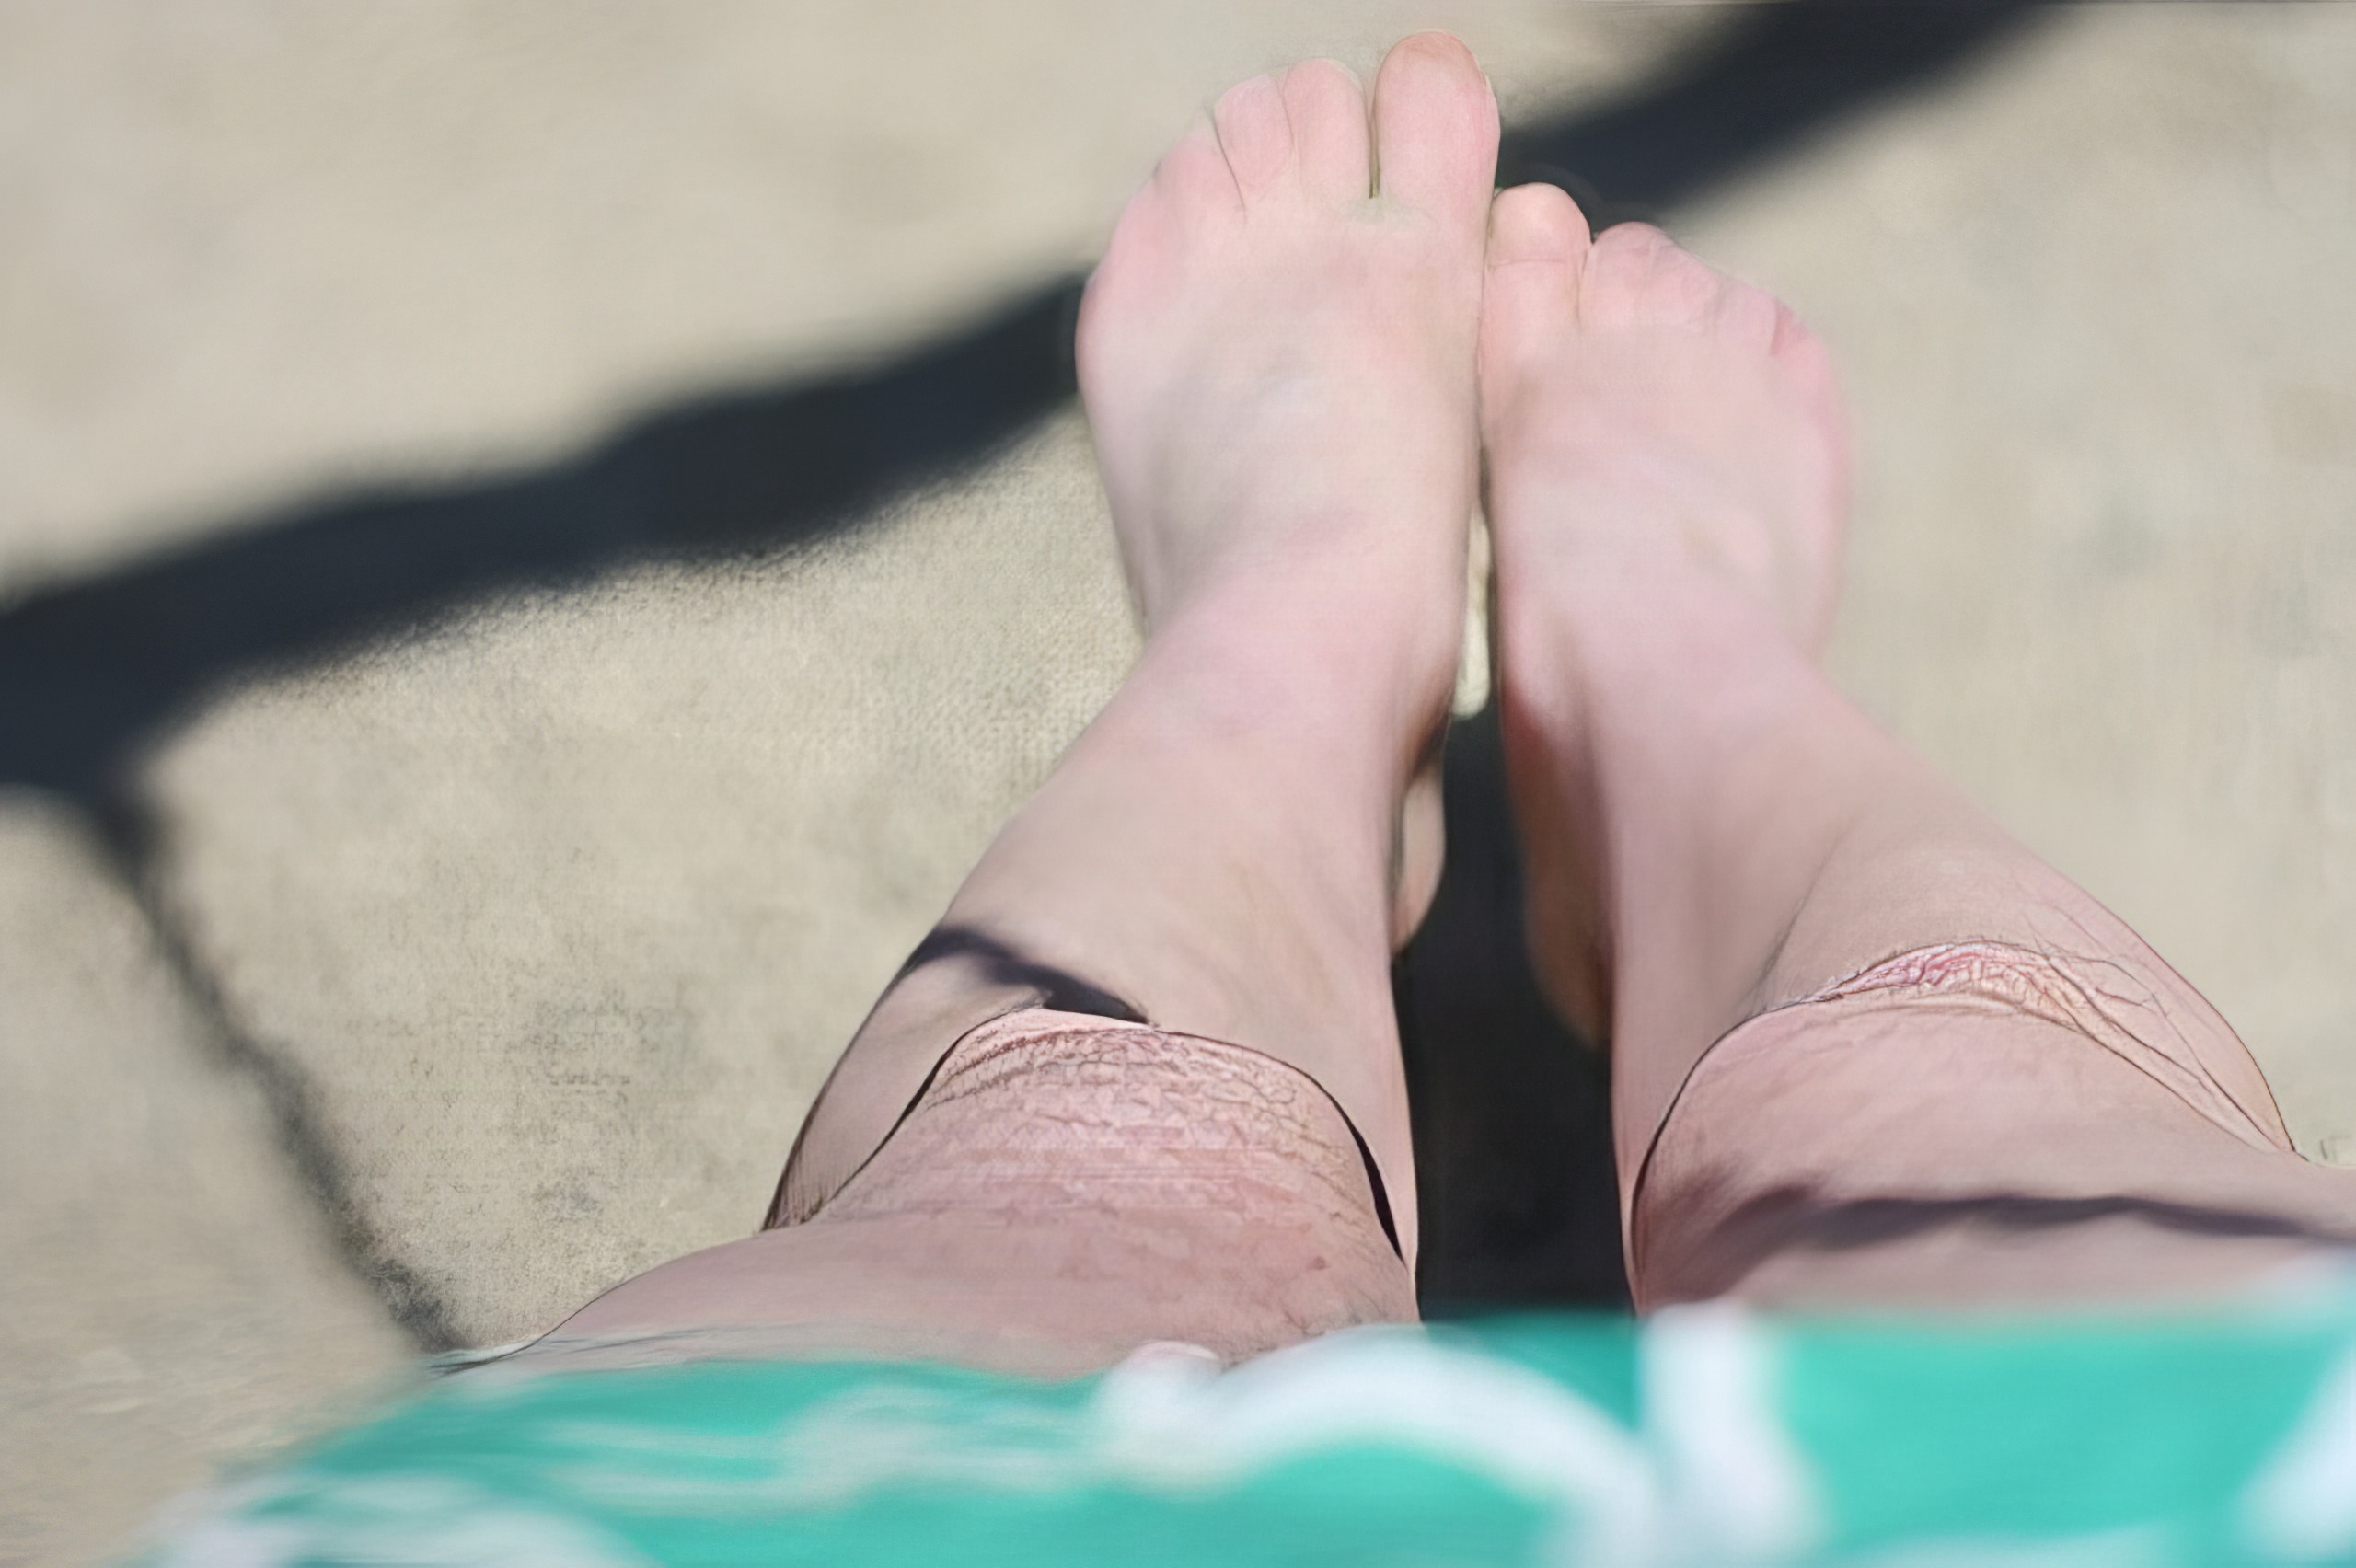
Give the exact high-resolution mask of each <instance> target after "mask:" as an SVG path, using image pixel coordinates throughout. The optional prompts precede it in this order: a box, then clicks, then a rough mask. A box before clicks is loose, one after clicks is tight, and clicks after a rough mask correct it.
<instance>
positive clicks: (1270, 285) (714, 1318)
mask: <svg viewBox="0 0 2356 1568" xmlns="http://www.w3.org/2000/svg"><path fill="white" fill-rule="evenodd" d="M1495 156H1496V109H1495V106H1494V103H1493V102H1492V100H1491V98H1490V96H1489V91H1488V87H1487V84H1486V83H1485V81H1484V79H1483V78H1482V76H1481V75H1480V72H1479V71H1478V70H1477V69H1476V68H1475V67H1474V66H1473V64H1472V60H1471V57H1470V56H1469V55H1467V54H1466V53H1465V52H1464V50H1463V48H1462V46H1461V45H1459V44H1457V43H1455V42H1454V41H1453V40H1447V39H1443V38H1438V37H1426V38H1420V39H1413V40H1408V41H1407V42H1405V43H1403V44H1402V45H1401V46H1400V47H1399V48H1398V49H1397V50H1395V51H1393V52H1392V55H1391V57H1390V59H1389V60H1388V61H1387V62H1386V63H1384V66H1383V69H1382V72H1381V75H1380V78H1379V80H1378V82H1377V84H1376V87H1375V92H1374V103H1373V106H1372V112H1371V116H1370V117H1369V108H1368V105H1367V103H1366V100H1365V98H1364V96H1363V95H1362V94H1361V91H1360V89H1359V87H1358V86H1357V82H1356V81H1354V80H1353V79H1352V78H1351V77H1350V76H1349V75H1348V74H1347V73H1346V72H1345V71H1343V70H1341V69H1340V68H1339V67H1335V66H1332V65H1329V64H1324V63H1311V64H1308V65H1303V66H1299V67H1296V68H1294V69H1293V70H1291V71H1289V72H1288V73H1286V74H1285V75H1282V76H1281V77H1275V78H1265V77H1264V78H1261V79H1259V80H1256V81H1253V82H1248V83H1245V84H1244V85H1243V86H1240V87H1238V88H1236V89H1235V90H1234V91H1232V92H1230V93H1229V94H1228V95H1227V96H1226V98H1223V99H1221V100H1220V102H1219V104H1218V108H1217V110H1216V111H1215V112H1214V114H1213V115H1212V116H1211V117H1209V118H1208V119H1207V120H1205V121H1203V122H1201V123H1200V124H1198V125H1197V126H1196V127H1195V130H1194V132H1193V133H1191V134H1189V135H1188V136H1187V137H1186V138H1184V140H1183V141H1181V142H1180V143H1179V144H1178V145H1177V147H1176V148H1175V149H1174V150H1173V151H1172V153H1171V154H1170V156H1168V157H1167V158H1166V159H1165V160H1164V161H1163V163H1162V166H1161V169H1160V170H1159V171H1158V172H1157V173H1156V175H1155V176H1154V179H1153V180H1152V181H1151V183H1149V185H1148V186H1147V188H1146V189H1145V190H1143V191H1141V192H1140V193H1139V194H1138V197H1137V198H1136V199H1135V200H1134V201H1133V202H1131V204H1130V206H1129V209H1128V211H1127V213H1126V214H1125V215H1124V217H1123V219H1122V221H1121V224H1120V226H1119V229H1118V231H1117V232H1116V233H1115V235H1114V239H1113V242H1112V245H1111V247H1110V248H1109V250H1108V252H1107V254H1106V256H1105V259H1104V261H1103V265H1102V266H1101V267H1100V268H1099V269H1098V271H1097V273H1096V275H1095V277H1094V279H1093V280H1092V282H1091V285H1090V288H1089V292H1088V297H1087V302H1086V305H1085V307H1084V309H1083V312H1082V317H1081V321H1080V380H1081V386H1082V390H1083V393H1084V395H1085V398H1086V401H1087V405H1088V410H1089V415H1090V419H1091V424H1092V426H1093V429H1094V432H1095V435H1096V440H1097V444H1098V450H1099V455H1100V457H1101V459H1102V461H1103V467H1104V474H1105V480H1106V488H1107V490H1108V492H1109V494H1110V498H1111V502H1112V506H1113V513H1114V523H1115V525H1116V528H1117V530H1118V532H1119V535H1120V538H1121V543H1122V547H1123V553H1124V558H1125V559H1126V564H1127V567H1128V570H1129V573H1130V579H1131V584H1132V587H1133V589H1134V591H1135V595H1136V598H1137V602H1138V607H1139V610H1140V612H1141V614H1142V616H1143V617H1144V620H1145V623H1146V628H1147V633H1148V637H1147V647H1146V651H1145V654H1144V657H1143V659H1142V660H1141V661H1140V663H1139V664H1138V668H1137V670H1136V671H1135V673H1134V674H1132V675H1131V677H1130V679H1129V681H1128V682H1127V684H1126V686H1124V688H1123V689H1122V691H1121V693H1120V694H1119V695H1118V696H1117V697H1116V698H1114V701H1113V703H1112V704H1111V705H1110V706H1109V707H1108V708H1107V709H1105V711H1104V712H1103V715H1102V716H1101V717H1099V718H1098V720H1097V721H1096V722H1095V723H1094V724H1092V725H1091V727H1090V729H1089V730H1088V732H1087V733H1086V734H1084V735H1083V736H1082V737H1081V738H1080V741H1079V742H1078V743H1077V744H1075V745H1074V746H1073V748H1072V750H1071V751H1070V753H1069V754H1068V755H1067V756H1066V757H1065V758H1064V760H1063V762H1062V764H1061V765H1060V766H1059V767H1057V771H1056V773H1055V775H1054V777H1053V778H1050V779H1049V781H1048V782H1047V784H1046V785H1045V788H1044V789H1042V790H1040V792H1039V794H1038V796H1037V797H1036V798H1035V799H1034V800H1033V801H1031V802H1030V804H1029V805H1028V806H1026V807H1025V808H1024V809H1023V811H1022V813H1020V814H1019V815H1018V816H1017V817H1016V818H1015V819H1014V820H1013V821H1012V822H1011V824H1009V825H1008V826H1007V827H1006V829H1005V830H1004V831H1003V832H1002V833H1001V834H1000V835H999V838H998V840H997V842H996V843H994V844H993V845H992V846H991V847H990V848H989V851H988V852H987V854H986V855H985V856H984V857H983V859H982V861H981V863H980V865H979V866H978V867H976V870H974V872H973V874H972V876H971V877H970V878H969V879H968V880H967V881H966V882H965V884H964V888H963V889H962V890H961V891H960V892H959V893H958V894H957V896H956V899H955V901H954V903H953V905H951V907H950V909H949V912H948V914H947V916H946V917H945V918H944V919H943V921H942V922H941V926H940V927H939V928H937V929H936V930H935V931H934V933H933V935H932V936H931V938H930V939H929V940H927V941H926V942H925V943H924V944H923V946H922V947H921V948H920V949H919V950H918V953H917V954H916V956H915V957H914V958H913V959H911V961H910V962H909V964H908V965H907V968H906V970H904V972H903V973H902V974H901V975H900V977H899V978H898V979H897V980H896V981H895V983H894V985H893V986H892V987H891V988H890V989H889V990H888V991H887V992H886V993H885V995H884V997H883V999H882V1000H881V1001H880V1002H879V1003H878V1004H877V1006H876V1008H875V1010H874V1012H873V1013H872V1015H871V1016H870V1018H869V1019H868V1020H867V1022H866V1024H865V1025H864V1026H863V1027H862V1028H861V1029H860V1032H859V1035H858V1037H857V1038H856V1039H855V1040H854V1041H853V1043H852V1044H851V1047H850V1049H849V1053H848V1054H847V1055H846V1056H845V1057H844V1059H843V1061H842V1063H841V1064H840V1065H839V1066H837V1069H836V1071H835V1075H834V1078H833V1079H832V1080H831V1081H830V1082H829V1083H828V1085H827V1087H826V1091H825V1093H824V1094H823V1096H822V1097H821V1099H820V1101H819V1103H818V1104H817V1106H816V1107H815V1109H814V1112H813V1113H812V1115H811V1117H810V1119H809V1121H808V1123H807V1124H805V1126H804V1127H803V1134H802V1137H801V1140H800V1142H799V1144H798V1146H797V1147H796V1149H795V1152H794V1155H793V1157H792V1159H791V1161H790V1162H789V1166H788V1169H787V1172H786V1175H785V1178H784V1181H783V1182H782V1183H781V1185H780V1191H779V1196H778V1203H777V1207H776V1209H775V1211H774V1212H773V1213H772V1215H771V1224H772V1226H773V1227H775V1228H772V1229H770V1230H768V1232H766V1233H765V1234H763V1235H761V1236H758V1237H756V1238H754V1239H750V1240H747V1241H744V1242H739V1243H735V1244H733V1245H732V1246H729V1247H723V1248H720V1249H715V1250H714V1251H711V1252H708V1253H702V1254H698V1255H697V1256H695V1257H692V1258H688V1259H684V1260H681V1261H680V1262H675V1263H672V1264H668V1265H666V1266H665V1267H664V1268H663V1269H658V1270H656V1271H654V1272H653V1274H649V1275H646V1276H644V1277H642V1278H641V1279H639V1280H636V1281H633V1282H631V1283H630V1284H629V1285H627V1286H622V1287H621V1288H619V1289H618V1290H616V1291H615V1292H613V1293H611V1294H610V1295H609V1296H607V1297H605V1298H604V1299H602V1300H601V1301H599V1302H597V1303H595V1304H593V1305H592V1306H591V1307H590V1308H588V1309H585V1310H584V1311H583V1312H582V1313H581V1314H580V1315H579V1316H577V1317H576V1318H575V1319H574V1320H572V1323H571V1324H569V1325H568V1330H569V1331H571V1332H577V1333H602V1332H617V1331H619V1330H622V1329H626V1328H628V1329H642V1328H660V1327H663V1326H665V1325H670V1324H677V1323H688V1322H698V1323H722V1322H734V1323H769V1324H780V1325H802V1326H803V1327H805V1328H808V1329H809V1330H810V1332H813V1333H814V1334H818V1335H819V1336H820V1337H822V1338H826V1339H827V1340H829V1341H830V1342H832V1343H857V1344H860V1345H876V1344H882V1346H883V1348H890V1349H895V1350H901V1351H910V1350H913V1351H915V1352H917V1353H922V1354H934V1355H960V1356H969V1357H972V1356H978V1357H982V1358H986V1359H994V1360H999V1361H1002V1362H1003V1361H1009V1360H1012V1361H1017V1362H1022V1363H1024V1364H1034V1365H1035V1364H1043V1363H1046V1364H1086V1363H1088V1362H1090V1361H1101V1360H1103V1359H1107V1358H1111V1357H1116V1356H1117V1355H1120V1354H1122V1353H1123V1352H1124V1351H1126V1349H1128V1348H1130V1347H1133V1346H1134V1345H1136V1344H1137V1343H1140V1342H1142V1341H1145V1340H1150V1339H1156V1338H1177V1339H1185V1340H1190V1341H1195V1342H1197V1343H1207V1344H1210V1345H1211V1346H1213V1347H1214V1348H1215V1349H1218V1350H1220V1351H1221V1352H1223V1353H1227V1354H1230V1355H1241V1354H1244V1353H1248V1352H1250V1351H1253V1350H1256V1349H1261V1348H1265V1347H1267V1346H1269V1345H1272V1344H1276V1343H1286V1342H1288V1341H1289V1340H1291V1339H1295V1338H1299V1337H1300V1336H1301V1335H1303V1334H1305V1333H1309V1332H1317V1331H1319V1330H1322V1329H1325V1328H1332V1327H1337V1326H1340V1325H1342V1324H1344V1323H1347V1322H1352V1321H1358V1320H1367V1319H1374V1318H1399V1317H1411V1316H1412V1315H1413V1313H1414V1296H1413V1288H1412V1276H1411V1274H1410V1272H1409V1269H1410V1264H1411V1261H1412V1259H1413V1256H1414V1251H1413V1249H1414V1245H1415V1215H1414V1211H1413V1206H1412V1205H1413V1194H1414V1192H1415V1182H1414V1179H1413V1173H1412V1171H1411V1170H1410V1169H1409V1164H1408V1160H1409V1153H1408V1137H1407V1120H1406V1105H1405V1096H1404V1089H1403V1080H1402V1077H1401V1070H1400V1065H1399V1059H1398V1050H1397V1040H1396V1032H1395V1025H1394V1023H1393V1021H1392V1015H1391V1006H1390V992H1389V985H1388V966H1389V961H1390V956H1391V953H1392V948H1393V946H1394V944H1395V942H1397V941H1398V940H1403V937H1404V934H1405V932H1406V930H1407V928H1409V927H1410V926H1411V925H1412V924H1413V921H1414V920H1415V918H1416V917H1418V916H1419V915H1420V912H1421V908H1422V906H1423V905H1424V903H1425V902H1426V901H1427V900H1428V898H1429V896H1430V893H1431V890H1432V887H1433V885H1434V883H1435V882H1436V880H1437V877H1438V851H1439V846H1438V837H1437V824H1438V813H1437V801H1436V800H1435V799H1433V798H1431V794H1430V789H1429V787H1428V784H1427V783H1426V784H1424V785H1421V786H1419V785H1418V783H1417V780H1418V779H1419V778H1426V776H1427V775H1428V773H1429V765H1430V763H1431V761H1432V757H1433V750H1434V746H1435V744H1436V739H1437V737H1438V733H1439V731H1440V727H1441V725H1442V723H1443V722H1444V720H1445V717H1446V710H1447V702H1448V698H1449V690H1450V686H1451V683H1452V681H1453V677H1454V672H1455V663H1456V650H1457V647H1458V643H1459V639H1460V635H1461V616H1462V609H1463V605H1462V582H1463V575H1462V574H1463V564H1462V562H1463V549H1464V527H1465V523H1466V520H1467V518H1468V517H1469V515H1470V513H1471V509H1472V497H1473V489H1474V475H1475V472H1476V467H1477V461H1476V455H1475V450H1476V440H1477V432H1476V430H1475V423H1474V412H1473V409H1474V396H1473V385H1472V364H1473V340H1474V334H1475V332H1476V329H1477V325H1478V312H1479V295H1480V286H1481V256H1482V245H1483V234H1484V223H1485V214H1486V211H1487V202H1488V197H1489V192H1490V182H1491V170H1492V167H1493V165H1494V160H1495ZM1378 168H1379V169H1380V190H1379V191H1378V190H1374V180H1375V178H1376V176H1375V172H1374V171H1375V170H1376V169H1378ZM1041 1009H1045V1010H1041ZM953 1048H954V1049H953ZM1361 1140H1362V1141H1361ZM1386 1195H1387V1198H1388V1201H1389V1204H1390V1205H1391V1207H1390V1210H1389V1213H1388V1215H1387V1216H1386V1215H1385V1214H1384V1212H1383V1200H1384V1198H1385V1197H1386ZM1386 1222H1387V1223H1388V1225H1389V1227H1390V1228H1392V1229H1394V1230H1395V1232H1396V1244H1395V1245H1394V1243H1393V1241H1392V1239H1388V1238H1386V1236H1385V1234H1384V1231H1385V1228H1386ZM887 1342H888V1343H887Z"/></svg>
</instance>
